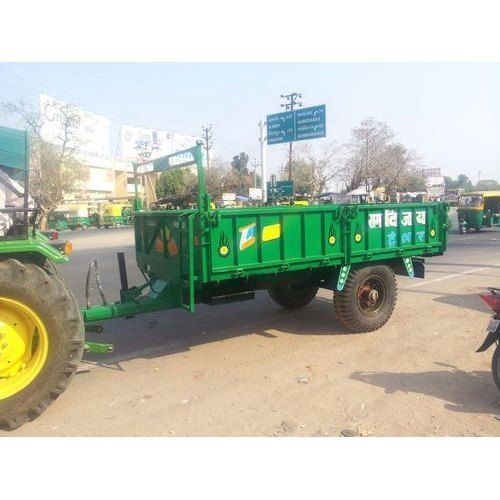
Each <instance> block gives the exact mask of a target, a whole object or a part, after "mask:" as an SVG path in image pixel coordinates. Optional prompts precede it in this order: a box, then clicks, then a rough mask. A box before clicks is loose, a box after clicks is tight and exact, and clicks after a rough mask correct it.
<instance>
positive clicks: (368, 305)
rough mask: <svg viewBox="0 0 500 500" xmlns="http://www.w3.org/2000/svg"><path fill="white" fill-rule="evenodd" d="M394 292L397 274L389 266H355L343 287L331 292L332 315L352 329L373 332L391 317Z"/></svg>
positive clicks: (395, 291) (359, 331)
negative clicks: (332, 293)
mask: <svg viewBox="0 0 500 500" xmlns="http://www.w3.org/2000/svg"><path fill="white" fill-rule="evenodd" d="M374 291H375V292H376V293H374ZM397 295H398V290H397V283H396V277H395V275H394V272H393V271H392V269H391V268H390V267H388V266H383V265H382V266H367V267H362V268H359V269H354V270H352V271H351V272H350V273H349V275H348V277H347V281H346V283H345V285H344V289H343V290H342V291H341V292H339V291H335V293H334V297H333V303H334V308H335V315H336V316H337V318H338V319H339V321H340V322H341V323H342V324H343V325H344V326H346V327H347V328H348V329H349V330H351V331H352V332H356V333H364V332H373V331H375V330H378V329H379V328H381V327H382V326H384V325H385V323H387V321H388V320H389V318H390V317H391V315H392V311H394V307H395V306H396V300H397Z"/></svg>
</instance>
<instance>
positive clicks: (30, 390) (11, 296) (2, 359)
mask: <svg viewBox="0 0 500 500" xmlns="http://www.w3.org/2000/svg"><path fill="white" fill-rule="evenodd" d="M52 267H53V266H47V269H44V268H42V267H40V266H38V265H36V264H34V263H21V262H19V261H18V260H14V259H9V260H6V261H1V262H0V426H4V427H5V426H7V427H8V428H11V429H14V428H16V427H19V426H20V425H22V424H23V423H25V422H26V421H27V420H30V419H33V418H35V417H37V416H38V415H40V414H41V413H43V411H44V410H45V409H46V408H47V407H48V406H49V404H50V403H52V401H54V400H55V399H56V398H57V397H58V396H59V395H60V394H61V393H62V392H63V391H64V390H65V389H66V387H67V385H68V383H69V381H70V380H71V378H72V376H73V375H74V373H75V372H76V370H77V368H78V364H79V363H80V361H81V359H82V355H83V345H84V328H83V321H82V317H81V315H80V311H79V309H78V305H77V303H76V300H75V298H74V296H73V294H72V293H71V292H70V291H69V290H68V289H67V288H66V286H65V285H64V283H63V282H62V281H61V279H60V278H59V277H58V275H57V273H54V270H53V269H52Z"/></svg>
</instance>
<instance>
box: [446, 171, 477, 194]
mask: <svg viewBox="0 0 500 500" xmlns="http://www.w3.org/2000/svg"><path fill="white" fill-rule="evenodd" d="M444 185H445V186H446V187H447V188H449V189H456V188H464V189H465V190H466V191H472V190H473V189H474V188H473V185H472V182H471V180H470V179H469V178H468V177H467V176H466V175H465V174H460V175H459V176H458V177H457V178H456V180H454V179H452V178H451V177H449V176H447V175H445V176H444Z"/></svg>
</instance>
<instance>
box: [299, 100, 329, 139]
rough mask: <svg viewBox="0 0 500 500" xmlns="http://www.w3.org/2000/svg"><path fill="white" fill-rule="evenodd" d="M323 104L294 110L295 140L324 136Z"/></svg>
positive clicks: (324, 118)
mask: <svg viewBox="0 0 500 500" xmlns="http://www.w3.org/2000/svg"><path fill="white" fill-rule="evenodd" d="M325 115H326V113H325V105H324V104H323V105H322V106H313V107H312V108H304V109H297V111H295V140H296V141H304V140H307V139H316V138H317V137H326V116H325Z"/></svg>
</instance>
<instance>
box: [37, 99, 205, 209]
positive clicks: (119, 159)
mask: <svg viewBox="0 0 500 500" xmlns="http://www.w3.org/2000/svg"><path fill="white" fill-rule="evenodd" d="M67 113H71V116H75V117H76V118H77V119H76V120H75V125H74V128H73V130H72V134H71V136H70V145H71V146H73V147H75V151H76V153H75V156H76V157H77V158H78V159H79V160H81V162H82V164H83V165H84V167H83V168H84V169H85V170H86V171H87V174H88V175H87V179H86V180H85V181H84V182H82V183H80V184H78V185H75V186H74V188H73V189H72V190H71V192H69V193H67V194H66V195H65V201H66V202H67V203H68V204H76V203H78V202H84V201H85V200H88V201H89V203H91V202H92V200H93V201H96V200H99V201H105V200H112V199H125V198H127V197H128V198H131V197H132V196H133V194H134V183H133V166H132V162H134V161H140V160H141V159H144V158H146V157H150V158H157V157H159V156H164V155H167V154H171V153H174V152H176V151H180V150H183V149H187V148H189V147H191V146H193V145H194V144H195V143H196V141H198V140H201V138H200V137H197V136H192V135H186V134H179V133H176V132H167V131H161V130H155V129H150V128H144V127H136V126H132V125H122V126H121V127H120V133H119V144H118V154H117V155H112V154H111V141H110V128H111V122H110V120H108V119H107V118H105V117H103V116H100V115H98V114H96V113H92V112H90V111H86V110H84V109H82V108H80V107H77V106H74V105H71V104H68V103H66V102H64V101H61V100H60V99H56V98H54V97H51V96H48V95H46V94H44V93H41V94H40V114H41V117H42V119H43V125H42V128H41V136H42V138H43V139H44V140H46V141H48V142H51V143H53V144H57V145H61V141H62V137H63V123H64V122H65V119H64V115H65V114H67ZM72 141H73V143H72Z"/></svg>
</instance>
